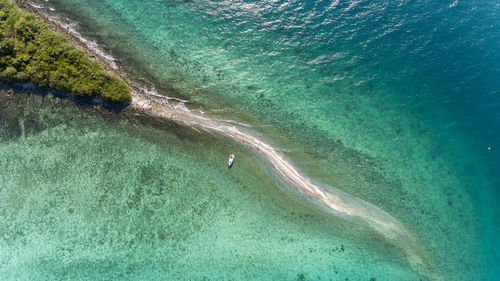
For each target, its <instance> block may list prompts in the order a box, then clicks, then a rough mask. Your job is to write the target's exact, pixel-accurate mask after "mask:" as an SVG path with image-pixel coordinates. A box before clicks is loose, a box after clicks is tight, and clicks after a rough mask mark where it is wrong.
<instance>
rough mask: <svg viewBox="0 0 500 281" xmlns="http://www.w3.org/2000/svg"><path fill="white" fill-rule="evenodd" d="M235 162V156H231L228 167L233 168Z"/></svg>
mask: <svg viewBox="0 0 500 281" xmlns="http://www.w3.org/2000/svg"><path fill="white" fill-rule="evenodd" d="M233 161H234V154H231V155H229V161H227V166H228V167H229V168H231V166H232V165H233Z"/></svg>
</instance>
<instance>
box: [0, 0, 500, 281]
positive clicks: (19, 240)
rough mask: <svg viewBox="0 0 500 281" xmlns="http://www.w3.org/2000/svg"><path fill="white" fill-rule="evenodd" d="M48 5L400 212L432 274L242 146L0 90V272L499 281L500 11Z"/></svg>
mask: <svg viewBox="0 0 500 281" xmlns="http://www.w3.org/2000/svg"><path fill="white" fill-rule="evenodd" d="M32 3H34V5H35V6H36V7H39V9H41V10H43V11H44V12H45V13H48V14H49V15H51V16H53V17H56V18H57V19H59V20H60V21H61V22H63V23H65V24H68V26H69V27H71V28H72V29H74V30H76V31H77V32H79V33H80V34H81V35H82V36H83V37H85V38H87V39H88V40H90V41H92V42H95V44H96V45H97V46H99V48H101V49H102V50H104V52H105V53H107V54H109V55H110V56H112V57H113V58H114V60H115V63H116V64H117V65H118V66H119V67H120V68H121V69H122V70H123V71H125V72H126V73H128V74H129V76H130V77H133V79H135V80H138V81H140V82H141V84H142V85H143V86H144V87H145V88H147V89H150V91H152V92H153V91H154V92H156V93H158V94H161V95H167V96H170V97H172V96H175V97H178V98H181V99H184V100H187V102H186V106H187V107H188V108H191V110H192V111H193V112H195V113H200V114H202V112H203V114H205V115H206V116H212V117H217V118H223V119H231V120H234V121H237V122H241V123H244V124H247V125H249V126H250V128H251V129H252V130H253V131H255V132H258V134H259V136H260V137H261V138H262V139H265V140H266V141H268V142H269V143H270V144H272V145H273V146H274V147H276V148H277V149H279V151H281V152H282V153H284V154H285V155H286V156H287V158H289V159H290V160H291V161H292V162H293V163H294V164H295V165H296V166H297V167H298V168H299V169H300V170H301V171H302V172H303V173H304V174H305V175H307V177H308V178H310V179H312V180H313V181H314V182H317V183H322V184H324V186H334V187H335V188H338V189H340V190H342V191H344V192H346V193H348V194H351V195H353V196H356V197H358V198H360V199H362V200H365V201H367V202H369V203H371V204H373V205H375V206H377V207H379V208H380V209H382V210H384V211H386V212H387V213H389V214H390V215H392V216H393V217H395V218H396V219H397V220H398V221H399V222H400V223H401V224H403V225H404V226H405V227H406V228H407V230H408V231H409V232H411V233H412V235H413V236H414V238H415V240H416V241H417V243H418V244H419V246H420V248H421V249H422V256H423V258H425V260H426V262H427V263H428V265H429V268H425V269H416V268H415V267H412V266H411V265H410V264H409V263H408V261H407V259H406V257H405V254H404V253H403V252H402V250H401V249H400V248H398V247H395V246H394V245H391V244H390V243H387V241H384V239H381V237H380V236H379V235H377V234H376V233H375V232H374V231H373V230H372V229H370V228H369V227H367V226H365V225H363V224H362V223H358V222H353V221H352V220H350V219H349V218H345V217H337V216H334V215H332V214H331V213H328V212H324V210H322V209H320V208H317V207H316V206H314V204H311V202H310V201H309V200H307V199H305V198H303V197H301V195H300V194H296V193H294V192H291V191H290V190H291V188H290V187H287V186H284V185H285V184H284V183H283V182H281V181H280V180H279V179H278V177H277V176H276V175H275V174H274V173H273V172H272V171H271V169H270V167H269V164H267V163H266V162H265V161H264V160H263V159H262V158H260V157H259V156H257V154H256V153H255V152H254V151H252V150H251V149H250V148H248V147H246V146H243V145H240V144H238V143H235V142H234V141H232V140H231V139H229V138H226V137H223V136H220V135H217V134H212V133H208V132H203V131H199V130H196V129H191V128H189V127H186V126H180V125H177V124H174V123H171V122H167V121H161V120H152V119H149V118H146V117H140V116H139V117H138V116H136V115H135V114H133V112H130V111H127V110H125V111H124V112H122V113H116V112H111V111H110V112H108V111H102V110H97V109H94V108H89V107H86V106H76V105H74V103H73V102H72V101H70V100H62V99H58V98H53V97H51V96H50V95H48V96H40V95H29V94H26V93H10V94H8V93H7V92H6V91H2V93H1V94H0V100H1V103H0V171H1V172H0V279H2V280H60V279H71V280H73V279H87V280H96V279H97V280H100V279H102V280H110V279H127V280H158V279H168V280H170V279H188V280H200V279H208V280H226V279H227V280H497V279H498V278H499V276H500V262H499V261H500V251H499V246H500V238H499V237H500V236H499V235H498V232H499V231H500V220H499V215H500V207H499V206H498V204H497V203H496V201H497V200H498V199H499V198H500V177H499V176H498V175H499V173H500V169H499V167H500V161H499V160H500V153H499V149H500V79H498V77H500V49H499V46H500V32H498V30H500V4H498V3H497V1H493V0H483V1H461V0H451V1H429V0H423V1H382V0H374V1H368V0H359V1H340V0H336V1H289V0H287V1H279V0H278V1H207V0H199V1H198V0H191V1H175V0H171V1H164V0H137V1H119V0H100V1H96V0H43V1H41V0H36V1H33V2H32ZM231 152H234V153H235V154H236V155H237V158H236V161H235V165H234V167H233V168H231V169H228V168H227V157H228V155H229V153H231Z"/></svg>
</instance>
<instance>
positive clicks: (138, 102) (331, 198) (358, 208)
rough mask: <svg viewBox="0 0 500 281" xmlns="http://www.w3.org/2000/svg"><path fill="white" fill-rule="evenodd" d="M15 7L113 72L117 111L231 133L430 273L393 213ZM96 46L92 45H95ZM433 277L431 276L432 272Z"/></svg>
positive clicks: (22, 1) (28, 7)
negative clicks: (324, 181) (319, 180)
mask: <svg viewBox="0 0 500 281" xmlns="http://www.w3.org/2000/svg"><path fill="white" fill-rule="evenodd" d="M14 2H15V3H16V4H17V5H18V6H19V8H20V9H22V10H25V11H27V12H30V13H32V14H34V15H35V16H36V17H37V18H38V19H40V20H42V21H44V22H45V23H46V24H47V25H48V26H49V28H50V29H52V30H53V31H55V32H57V33H61V34H64V35H65V36H66V37H67V38H68V39H69V40H70V42H71V43H72V44H73V45H75V46H77V47H78V48H80V49H81V50H83V51H84V52H85V54H87V55H88V56H89V57H90V58H92V59H94V60H96V61H97V62H98V63H100V64H101V65H102V66H103V67H104V68H105V69H106V70H107V71H109V72H111V73H113V74H115V75H117V76H118V77H119V78H120V80H122V81H123V82H124V83H126V84H127V86H128V87H129V89H130V91H131V94H132V101H131V103H130V105H129V106H127V107H125V108H124V109H123V110H122V111H124V112H126V113H128V112H132V113H139V114H144V115H146V116H150V117H153V118H160V119H163V120H166V121H171V122H175V123H177V124H181V125H186V126H188V127H190V128H193V129H195V130H196V129H201V130H204V131H207V132H216V133H219V134H221V135H223V136H226V137H230V138H232V139H233V140H235V141H236V142H238V143H241V144H244V145H246V146H250V147H251V148H252V149H253V150H254V151H255V153H257V154H259V155H261V156H262V157H264V158H265V159H266V160H267V161H268V162H269V163H270V164H272V166H273V167H274V171H275V172H276V174H278V175H279V176H280V178H282V179H283V180H284V181H285V182H287V183H288V184H290V185H292V186H293V187H295V188H297V190H298V191H300V192H302V193H304V194H306V195H308V196H309V197H311V198H312V199H314V200H315V201H317V202H318V203H320V204H322V205H324V206H326V207H327V208H329V209H330V210H331V211H332V212H333V213H334V214H335V215H341V216H345V217H348V218H350V217H352V218H359V219H361V220H363V221H364V222H365V223H367V224H368V225H369V226H370V227H371V228H372V229H374V230H375V231H376V232H377V233H378V234H380V235H381V236H382V237H383V238H384V239H386V240H387V241H388V243H390V244H392V245H394V246H396V247H399V248H401V249H402V250H403V251H404V252H405V253H406V255H407V257H408V261H409V263H410V265H411V266H412V267H413V268H414V269H415V270H417V271H418V272H421V273H422V274H424V275H429V274H430V273H429V270H430V266H429V264H428V263H427V262H426V261H425V258H424V257H423V256H424V255H423V253H422V252H421V249H420V247H419V246H418V243H417V241H416V240H415V239H414V238H413V236H412V235H411V234H410V233H409V232H408V231H407V230H406V229H405V227H404V226H403V225H402V224H401V223H399V222H398V221H397V220H396V219H395V218H394V217H392V216H391V215H389V214H388V213H386V212H385V211H383V210H381V209H379V208H377V207H375V206H374V205H372V204H370V203H368V202H365V201H363V200H361V199H358V198H356V197H354V196H351V195H349V194H347V193H345V192H342V191H340V190H338V189H336V188H334V187H329V188H328V190H329V191H328V190H327V189H325V188H322V187H321V186H319V185H316V184H314V183H313V182H311V181H310V180H309V179H308V178H307V177H305V176H304V175H303V174H301V173H300V172H299V171H298V170H297V169H296V168H295V167H294V166H293V164H292V163H290V162H289V161H287V160H286V158H285V157H284V155H282V154H281V153H280V152H278V151H277V150H275V149H274V148H273V147H272V146H270V145H269V144H267V143H266V142H264V141H262V140H260V139H259V138H257V137H255V136H254V135H253V134H250V133H246V132H245V131H243V130H240V129H242V128H241V127H240V126H238V125H236V124H234V123H232V122H228V121H223V120H216V119H213V118H209V117H205V116H201V115H197V114H194V113H192V112H191V111H190V110H189V109H188V108H186V107H185V105H184V103H185V102H186V101H184V100H179V99H176V98H169V97H166V96H161V95H159V94H154V93H148V92H147V89H144V88H142V87H141V86H140V84H139V83H138V82H136V81H134V79H133V78H131V77H129V76H128V75H127V73H125V72H123V71H121V70H120V67H119V66H118V65H116V63H115V62H114V60H113V58H112V57H110V56H108V55H106V54H105V53H104V52H101V51H99V49H98V47H97V46H95V48H92V47H91V46H89V44H93V43H92V42H90V41H87V40H86V39H84V38H83V37H81V36H79V34H78V33H77V32H76V31H74V30H72V29H71V28H70V27H65V26H63V24H62V23H60V22H57V20H56V19H53V18H51V17H50V16H48V15H46V14H44V13H43V12H42V11H41V10H40V9H38V8H36V7H34V6H33V5H32V4H30V3H29V1H26V0H15V1H14ZM96 48H97V49H96ZM433 277H435V276H433Z"/></svg>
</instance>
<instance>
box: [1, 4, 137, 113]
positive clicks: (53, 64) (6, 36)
mask: <svg viewBox="0 0 500 281" xmlns="http://www.w3.org/2000/svg"><path fill="white" fill-rule="evenodd" d="M0 9H1V10H0V80H4V81H9V82H24V81H31V82H33V83H34V84H35V85H37V86H38V87H40V88H52V89H55V90H59V91H62V92H70V93H73V94H74V95H75V96H77V97H84V98H91V97H93V96H96V95H97V96H98V97H99V98H100V99H101V100H103V101H105V102H109V103H115V104H124V103H127V102H128V101H130V99H131V98H132V96H131V94H130V91H129V89H128V87H127V85H125V83H123V82H122V81H120V80H119V79H118V78H117V77H116V76H115V75H111V74H109V73H108V72H106V71H105V70H104V69H103V68H102V66H101V65H99V64H98V63H97V62H95V61H93V60H91V59H90V58H89V57H87V56H86V55H85V54H84V53H83V52H82V51H81V50H79V49H77V48H75V47H74V46H73V45H71V44H70V43H69V41H68V40H67V38H66V37H64V36H63V35H60V34H57V33H54V32H53V31H52V30H50V29H49V28H48V27H47V25H46V24H45V23H44V22H42V21H40V20H37V19H36V18H35V17H34V16H33V15H32V14H29V13H26V12H24V11H20V10H19V9H18V8H17V6H16V5H14V4H13V3H12V2H11V1H10V0H0Z"/></svg>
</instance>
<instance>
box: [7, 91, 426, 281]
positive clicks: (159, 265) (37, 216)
mask: <svg viewBox="0 0 500 281" xmlns="http://www.w3.org/2000/svg"><path fill="white" fill-rule="evenodd" d="M1 97H2V103H3V104H5V105H6V106H5V107H3V110H2V112H1V113H2V114H1V117H2V120H5V121H6V122H3V123H2V126H1V127H0V129H1V132H2V136H3V138H2V141H1V142H0V155H1V157H0V159H1V160H0V168H1V170H2V173H1V175H0V177H1V182H2V184H1V185H0V192H1V194H2V196H1V199H0V200H1V204H0V206H1V207H0V215H1V217H2V222H3V223H2V225H1V229H0V233H1V234H2V235H1V237H0V243H1V244H0V245H1V249H2V251H1V252H0V261H1V264H0V276H2V279H33V280H40V279H81V278H83V279H99V280H100V279H102V280H109V279H114V278H116V279H140V280H155V279H158V278H168V279H203V278H209V279H214V280H215V279H273V280H275V279H297V278H299V279H300V277H301V276H304V277H305V278H307V279H319V278H321V279H329V278H334V279H342V280H344V279H346V278H349V279H350V280H365V279H366V280H367V279H370V278H376V277H379V278H380V277H384V276H393V277H394V278H398V279H401V278H405V277H407V276H413V278H414V279H417V278H418V277H417V276H416V275H415V274H414V273H411V272H408V268H407V265H406V264H405V262H401V260H403V261H404V260H405V258H404V256H403V257H402V256H401V253H399V252H398V250H396V249H394V248H392V247H388V246H387V245H386V244H385V243H383V242H381V241H378V240H377V239H375V238H373V237H370V235H368V236H365V235H362V233H363V231H364V230H363V229H360V228H357V227H354V228H353V227H350V225H349V224H348V223H346V222H343V221H339V220H335V219H332V218H331V217H327V216H325V215H324V214H321V213H318V212H317V211H314V210H312V209H308V208H307V207H305V206H303V205H302V204H300V203H298V202H297V200H294V199H292V198H290V197H288V196H286V195H285V194H284V193H283V192H281V190H280V189H279V188H277V187H276V186H275V185H274V184H273V182H272V181H271V180H269V179H268V178H267V176H266V175H265V174H264V171H262V170H261V169H260V168H259V167H258V165H257V164H256V159H253V158H252V156H251V155H249V154H247V151H246V149H244V148H242V147H238V146H235V145H234V144H232V143H231V142H227V140H225V139H219V138H216V137H211V136H205V137H203V138H194V137H193V136H194V135H197V133H196V132H194V131H191V130H189V129H187V128H182V127H180V128H179V127H178V126H172V125H168V124H165V123H158V122H151V121H147V120H146V121H137V120H130V119H127V118H125V116H123V115H122V116H117V115H116V114H112V113H105V114H103V113H100V112H97V111H95V110H90V109H85V108H77V107H75V106H73V105H72V102H70V101H57V100H54V99H53V98H48V97H47V98H42V97H40V96H28V95H25V94H14V95H10V96H7V97H6V96H5V95H2V96H1ZM6 108H7V109H6ZM227 149H231V150H232V151H235V152H236V153H237V155H238V156H239V157H238V162H237V163H235V166H234V167H233V168H232V169H231V170H228V169H227V166H226V163H225V161H219V160H220V159H225V157H224V156H225V151H226V150H227ZM257 163H258V160H257ZM266 178H267V179H266ZM381 253H385V255H381ZM408 274H410V275H408Z"/></svg>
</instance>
